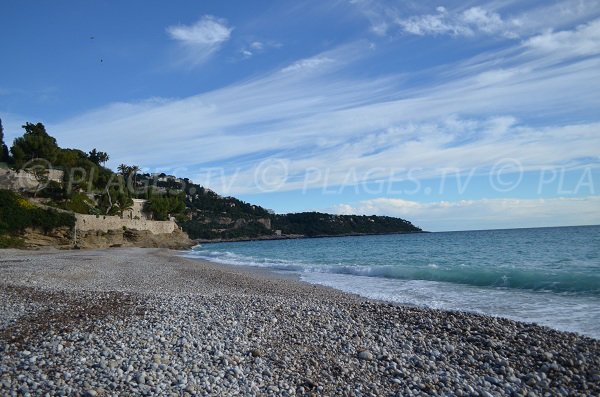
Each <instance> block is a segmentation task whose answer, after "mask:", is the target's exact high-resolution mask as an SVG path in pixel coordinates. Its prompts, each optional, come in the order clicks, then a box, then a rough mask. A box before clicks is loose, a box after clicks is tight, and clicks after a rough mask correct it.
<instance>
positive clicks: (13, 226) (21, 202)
mask: <svg viewBox="0 0 600 397" xmlns="http://www.w3.org/2000/svg"><path fill="white" fill-rule="evenodd" d="M74 225H75V217H74V216H73V214H69V213H65V212H59V211H55V210H51V209H43V208H39V207H35V206H34V205H33V204H31V203H30V202H29V201H27V200H26V199H25V198H23V197H22V196H20V195H18V194H16V193H13V192H9V191H8V190H0V235H4V234H9V235H11V236H13V237H14V235H15V234H20V233H23V232H24V231H25V229H27V228H37V229H41V230H43V231H44V233H47V232H49V231H51V230H53V229H56V228H58V227H63V226H66V227H73V226H74Z"/></svg>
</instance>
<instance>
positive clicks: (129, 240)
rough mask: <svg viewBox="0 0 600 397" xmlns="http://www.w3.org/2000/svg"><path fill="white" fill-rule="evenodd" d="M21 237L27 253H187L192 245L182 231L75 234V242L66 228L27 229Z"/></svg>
mask: <svg viewBox="0 0 600 397" xmlns="http://www.w3.org/2000/svg"><path fill="white" fill-rule="evenodd" d="M22 237H23V240H24V241H25V247H26V248H30V249H36V248H44V247H53V248H58V249H72V248H85V249H92V248H109V247H140V248H170V249H187V248H190V247H192V246H193V245H194V242H192V241H191V240H190V238H189V237H188V235H187V234H186V233H184V232H182V231H181V230H175V231H174V232H172V233H160V234H153V233H151V232H150V231H148V230H135V229H117V230H109V231H107V232H103V231H78V232H77V235H76V236H75V237H76V238H74V236H73V232H72V230H71V229H69V228H60V229H55V230H53V231H51V232H49V233H42V232H41V231H39V230H31V229H28V230H27V231H26V232H25V234H24V235H23V236H22Z"/></svg>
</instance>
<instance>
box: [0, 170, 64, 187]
mask: <svg viewBox="0 0 600 397" xmlns="http://www.w3.org/2000/svg"><path fill="white" fill-rule="evenodd" d="M63 174H64V172H63V171H62V170H55V169H50V170H48V181H55V182H59V183H61V182H62V180H63ZM39 185H40V183H39V182H38V181H37V179H35V176H34V175H33V174H30V173H29V172H27V171H25V170H19V171H18V172H17V171H14V170H11V169H10V168H0V189H7V190H13V191H23V190H24V191H35V190H36V189H37V188H38V187H40V186H39ZM42 187H43V186H42Z"/></svg>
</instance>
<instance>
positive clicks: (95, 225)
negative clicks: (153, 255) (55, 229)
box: [75, 214, 179, 234]
mask: <svg viewBox="0 0 600 397" xmlns="http://www.w3.org/2000/svg"><path fill="white" fill-rule="evenodd" d="M75 219H76V222H75V228H76V229H77V230H78V231H79V230H80V231H94V230H96V231H102V232H108V231H109V230H123V228H124V227H125V228H127V229H135V230H147V231H149V232H151V233H152V234H163V233H173V232H174V231H175V230H179V227H178V226H177V224H176V223H175V222H173V221H149V220H145V219H121V218H120V217H118V216H104V215H99V216H96V215H83V214H75Z"/></svg>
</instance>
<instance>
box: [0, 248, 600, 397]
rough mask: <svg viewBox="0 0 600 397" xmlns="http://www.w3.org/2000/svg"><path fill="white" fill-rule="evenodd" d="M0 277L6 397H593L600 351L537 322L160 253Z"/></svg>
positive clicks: (14, 260) (16, 267)
mask: <svg viewBox="0 0 600 397" xmlns="http://www.w3.org/2000/svg"><path fill="white" fill-rule="evenodd" d="M0 268H1V269H2V273H0V286H1V288H0V298H2V299H0V302H1V303H0V308H1V310H0V352H2V355H1V356H2V357H1V358H0V394H3V395H4V394H10V393H11V392H12V391H17V390H22V391H23V390H28V392H30V393H31V394H32V395H37V394H43V393H45V392H49V393H50V394H53V395H54V394H60V393H61V392H64V393H65V394H70V393H76V392H77V393H80V394H81V395H92V396H93V395H107V396H110V395H122V394H132V393H146V394H149V395H153V394H169V393H175V394H177V395H204V394H210V395H219V394H221V395H227V394H234V393H241V394H268V393H271V394H276V395H309V394H311V393H314V394H325V395H362V394H369V393H371V394H375V395H380V394H388V395H389V394H400V395H427V394H456V395H470V394H476V393H478V394H479V395H486V396H487V395H501V394H502V395H504V394H509V395H510V394H513V395H528V393H529V395H544V394H545V393H546V392H551V393H552V394H553V395H561V394H562V395H569V394H573V393H583V394H586V395H594V394H598V393H599V392H600V386H599V385H600V372H599V371H600V369H599V368H600V358H599V357H600V341H598V340H595V339H591V338H588V337H583V336H579V335H577V334H573V333H566V332H560V331H555V330H552V329H549V328H546V327H540V326H537V325H532V324H525V323H518V322H515V321H511V320H505V319H500V318H493V317H486V316H481V315H477V314H471V313H464V312H445V311H439V310H433V309H425V308H417V307H410V306H400V305H394V304H388V303H385V302H379V301H372V300H368V299H366V298H362V297H359V296H356V295H351V294H347V293H344V292H341V291H337V290H334V289H331V288H327V287H322V286H316V285H312V284H308V283H304V282H301V281H298V280H296V279H293V277H286V276H285V275H280V274H278V273H273V272H271V271H269V270H266V269H254V268H238V267H234V266H226V265H220V264H212V263H209V262H201V261H197V260H191V259H186V258H183V257H181V256H178V252H176V251H168V250H162V249H136V248H133V249H109V250H96V251H87V250H82V251H58V250H43V251H17V250H4V251H2V257H1V258H0ZM50 362H51V363H52V364H50ZM67 374H69V375H67ZM486 393H487V394H486ZM532 393H533V394H532Z"/></svg>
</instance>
